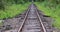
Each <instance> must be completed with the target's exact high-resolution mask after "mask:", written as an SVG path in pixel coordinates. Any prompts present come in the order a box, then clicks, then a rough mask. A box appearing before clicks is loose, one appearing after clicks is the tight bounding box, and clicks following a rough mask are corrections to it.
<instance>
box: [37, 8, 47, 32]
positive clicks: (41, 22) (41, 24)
mask: <svg viewBox="0 0 60 32" xmlns="http://www.w3.org/2000/svg"><path fill="white" fill-rule="evenodd" d="M36 13H37V16H38V18H39V21H40V23H41V25H42V28H43V31H44V32H47V31H46V29H45V27H44V25H43V22H42V19H41V17H40V16H39V13H38V11H37V8H36Z"/></svg>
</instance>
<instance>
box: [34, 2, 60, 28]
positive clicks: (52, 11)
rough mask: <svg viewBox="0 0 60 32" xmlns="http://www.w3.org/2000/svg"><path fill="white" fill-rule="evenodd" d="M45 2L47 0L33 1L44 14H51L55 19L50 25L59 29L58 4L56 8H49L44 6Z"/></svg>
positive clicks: (59, 10) (59, 12)
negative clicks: (41, 0)
mask: <svg viewBox="0 0 60 32" xmlns="http://www.w3.org/2000/svg"><path fill="white" fill-rule="evenodd" d="M46 3H47V2H43V3H39V2H35V4H36V5H37V7H38V9H39V10H42V11H43V13H45V15H48V16H51V17H52V18H53V19H55V21H54V22H53V24H52V25H53V26H54V27H56V28H58V29H60V5H57V6H56V8H53V7H52V8H49V7H48V6H46Z"/></svg>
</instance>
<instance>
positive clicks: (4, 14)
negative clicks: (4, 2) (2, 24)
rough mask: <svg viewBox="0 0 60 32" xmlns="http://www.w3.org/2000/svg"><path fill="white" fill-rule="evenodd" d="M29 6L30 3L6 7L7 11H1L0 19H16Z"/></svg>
mask: <svg viewBox="0 0 60 32" xmlns="http://www.w3.org/2000/svg"><path fill="white" fill-rule="evenodd" d="M29 4H30V3H25V4H17V5H16V4H13V5H11V6H6V9H5V11H3V10H0V19H3V18H10V17H14V16H16V15H18V14H20V13H22V12H24V11H25V10H26V9H27V8H28V6H29Z"/></svg>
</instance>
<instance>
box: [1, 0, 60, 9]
mask: <svg viewBox="0 0 60 32" xmlns="http://www.w3.org/2000/svg"><path fill="white" fill-rule="evenodd" d="M33 1H34V2H44V1H46V2H47V3H52V4H53V5H54V4H60V0H33ZM26 2H32V0H0V9H3V10H4V9H5V6H6V5H10V4H11V5H12V4H24V3H26Z"/></svg>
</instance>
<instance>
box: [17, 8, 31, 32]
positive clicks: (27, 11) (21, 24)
mask: <svg viewBox="0 0 60 32" xmlns="http://www.w3.org/2000/svg"><path fill="white" fill-rule="evenodd" d="M29 9H30V8H29ZM29 9H28V11H27V13H26V16H25V18H24V20H23V22H22V24H21V26H20V28H19V29H18V31H17V32H20V31H21V29H22V28H23V25H24V23H25V21H26V18H27V15H28V13H29Z"/></svg>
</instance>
